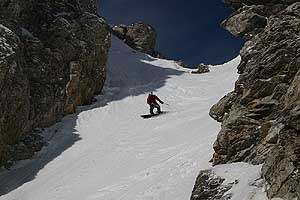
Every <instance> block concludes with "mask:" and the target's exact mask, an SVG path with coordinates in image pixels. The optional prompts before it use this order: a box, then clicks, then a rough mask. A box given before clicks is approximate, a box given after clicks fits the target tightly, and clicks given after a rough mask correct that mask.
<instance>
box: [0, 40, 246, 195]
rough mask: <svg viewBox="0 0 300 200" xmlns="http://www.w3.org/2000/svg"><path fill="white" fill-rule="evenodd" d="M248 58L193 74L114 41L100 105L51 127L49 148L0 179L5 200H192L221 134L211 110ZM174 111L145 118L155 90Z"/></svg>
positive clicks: (165, 109) (21, 163) (82, 109)
mask: <svg viewBox="0 0 300 200" xmlns="http://www.w3.org/2000/svg"><path fill="white" fill-rule="evenodd" d="M239 61H240V58H236V59H235V60H233V61H231V62H229V63H227V64H224V65H223V66H215V67H212V68H211V73H207V74H202V75H193V74H191V73H189V70H187V69H183V68H181V67H179V66H178V65H177V64H175V62H174V61H169V60H162V59H154V58H152V57H150V56H148V55H145V54H141V53H137V52H135V51H133V50H132V49H130V48H129V47H127V46H125V45H124V44H123V43H122V42H121V41H119V40H117V39H114V40H113V45H112V47H111V50H110V58H109V65H108V80H107V86H106V88H105V92H104V94H103V95H101V96H98V97H97V99H98V102H97V103H95V104H94V105H92V106H88V107H82V108H79V109H78V112H77V113H76V114H74V115H70V116H67V117H65V118H64V119H63V120H62V122H60V123H58V124H56V125H55V126H53V127H51V128H49V129H47V130H46V131H45V135H46V136H47V138H48V139H49V145H48V146H47V147H45V148H44V149H43V150H42V151H41V152H40V153H39V154H37V155H36V156H35V158H34V159H32V160H27V161H23V162H19V163H18V164H17V165H16V166H15V167H14V168H13V169H12V170H11V171H6V172H2V174H1V175H0V185H1V188H0V192H1V194H5V193H8V194H6V195H3V196H1V197H0V199H1V200H2V199H9V200H10V199H22V200H40V199H45V200H52V199H53V200H54V199H64V200H69V199H70V200H77V199H78V200H83V199H84V200H93V199H97V200H108V199H111V200H114V199H124V200H125V199H126V200H127V199H128V200H134V199H136V200H140V199H166V200H170V199H172V200H174V199H178V200H183V199H189V197H190V194H191V190H192V188H193V185H194V179H195V177H196V176H197V174H198V172H199V170H200V169H199V167H200V168H201V169H203V168H209V167H210V164H209V163H208V160H210V158H211V155H212V153H213V150H212V144H213V142H214V140H215V138H216V134H217V132H218V131H219V129H220V126H219V124H218V123H216V122H215V121H213V120H212V119H210V118H209V116H208V111H209V108H210V107H211V105H212V104H214V103H216V102H217V100H218V99H219V98H221V97H222V96H223V95H224V94H226V93H227V92H228V91H230V90H232V88H233V86H234V81H235V80H236V79H237V74H236V67H237V65H238V63H239ZM149 91H155V93H156V94H157V95H158V96H159V97H160V98H161V99H162V100H163V101H165V102H166V103H168V104H169V106H167V105H163V106H162V110H164V111H168V113H167V114H165V115H161V116H159V117H155V118H152V119H148V120H144V119H142V118H141V117H140V114H146V113H148V106H147V105H146V103H145V100H146V97H147V93H148V92H149Z"/></svg>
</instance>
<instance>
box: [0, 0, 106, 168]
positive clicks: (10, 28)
mask: <svg viewBox="0 0 300 200" xmlns="http://www.w3.org/2000/svg"><path fill="white" fill-rule="evenodd" d="M96 8H97V2H96V1H95V0H89V1H83V0H76V1H75V0H56V1H52V0H51V1H50V0H28V1H23V0H14V1H11V0H1V2H0V88H1V96H0V110H1V114H0V166H1V165H3V164H4V163H6V162H7V161H8V160H10V159H18V156H17V155H16V149H20V145H16V143H18V142H19V141H20V140H24V138H25V136H26V135H27V134H28V133H29V132H31V130H32V129H33V128H36V127H46V126H49V125H51V124H53V123H55V122H57V121H59V120H60V119H61V118H62V117H63V116H64V115H65V114H68V113H72V112H74V111H75V108H76V106H78V105H82V104H88V103H90V101H91V98H92V97H93V96H94V95H95V94H99V93H100V92H101V89H102V87H103V84H104V81H105V65H106V62H107V57H108V50H109V47H110V34H109V27H108V25H107V24H106V23H105V21H104V19H102V18H101V17H99V16H97V9H96ZM26 144H27V143H26V142H24V141H22V142H21V146H22V148H21V149H22V151H28V152H30V153H29V154H32V153H33V151H34V150H35V149H34V148H33V149H32V148H31V147H32V145H26ZM16 146H17V147H16ZM30 148H31V149H30Z"/></svg>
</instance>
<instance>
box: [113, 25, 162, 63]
mask: <svg viewBox="0 0 300 200" xmlns="http://www.w3.org/2000/svg"><path fill="white" fill-rule="evenodd" d="M112 31H113V34H114V35H116V36H117V37H118V38H120V39H121V40H123V41H124V42H125V43H126V44H127V45H128V46H130V47H131V48H133V49H135V50H137V51H141V52H143V53H146V54H149V55H152V56H155V57H161V55H160V54H159V53H158V52H156V51H155V45H156V37H157V34H156V31H155V29H154V28H153V27H152V26H151V25H149V24H145V23H133V24H131V25H129V26H127V25H124V24H120V25H117V26H114V27H112Z"/></svg>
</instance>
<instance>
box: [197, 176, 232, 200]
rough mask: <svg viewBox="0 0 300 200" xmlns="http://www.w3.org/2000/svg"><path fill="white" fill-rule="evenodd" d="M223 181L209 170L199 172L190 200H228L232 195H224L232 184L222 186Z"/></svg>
mask: <svg viewBox="0 0 300 200" xmlns="http://www.w3.org/2000/svg"><path fill="white" fill-rule="evenodd" d="M224 181H225V179H223V178H221V177H218V176H216V175H215V174H214V172H212V171H211V170H204V171H201V172H200V174H199V176H198V178H197V180H196V183H195V187H194V189H193V192H192V196H191V200H228V199H230V198H231V197H232V194H227V195H225V193H226V192H227V191H228V190H230V189H231V188H232V184H230V185H223V183H224Z"/></svg>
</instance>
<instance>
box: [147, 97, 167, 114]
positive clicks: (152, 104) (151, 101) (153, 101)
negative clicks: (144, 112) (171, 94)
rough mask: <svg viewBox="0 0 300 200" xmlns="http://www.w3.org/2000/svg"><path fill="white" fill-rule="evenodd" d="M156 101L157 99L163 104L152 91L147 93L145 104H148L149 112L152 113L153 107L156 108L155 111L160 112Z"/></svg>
mask: <svg viewBox="0 0 300 200" xmlns="http://www.w3.org/2000/svg"><path fill="white" fill-rule="evenodd" d="M157 101H159V103H161V104H164V102H163V101H162V100H160V99H159V98H158V97H157V96H156V95H154V94H153V92H150V94H149V95H148V98H147V104H149V106H150V114H151V115H154V112H153V110H154V108H156V109H157V113H158V114H160V113H161V109H160V105H159V104H158V103H157Z"/></svg>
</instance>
